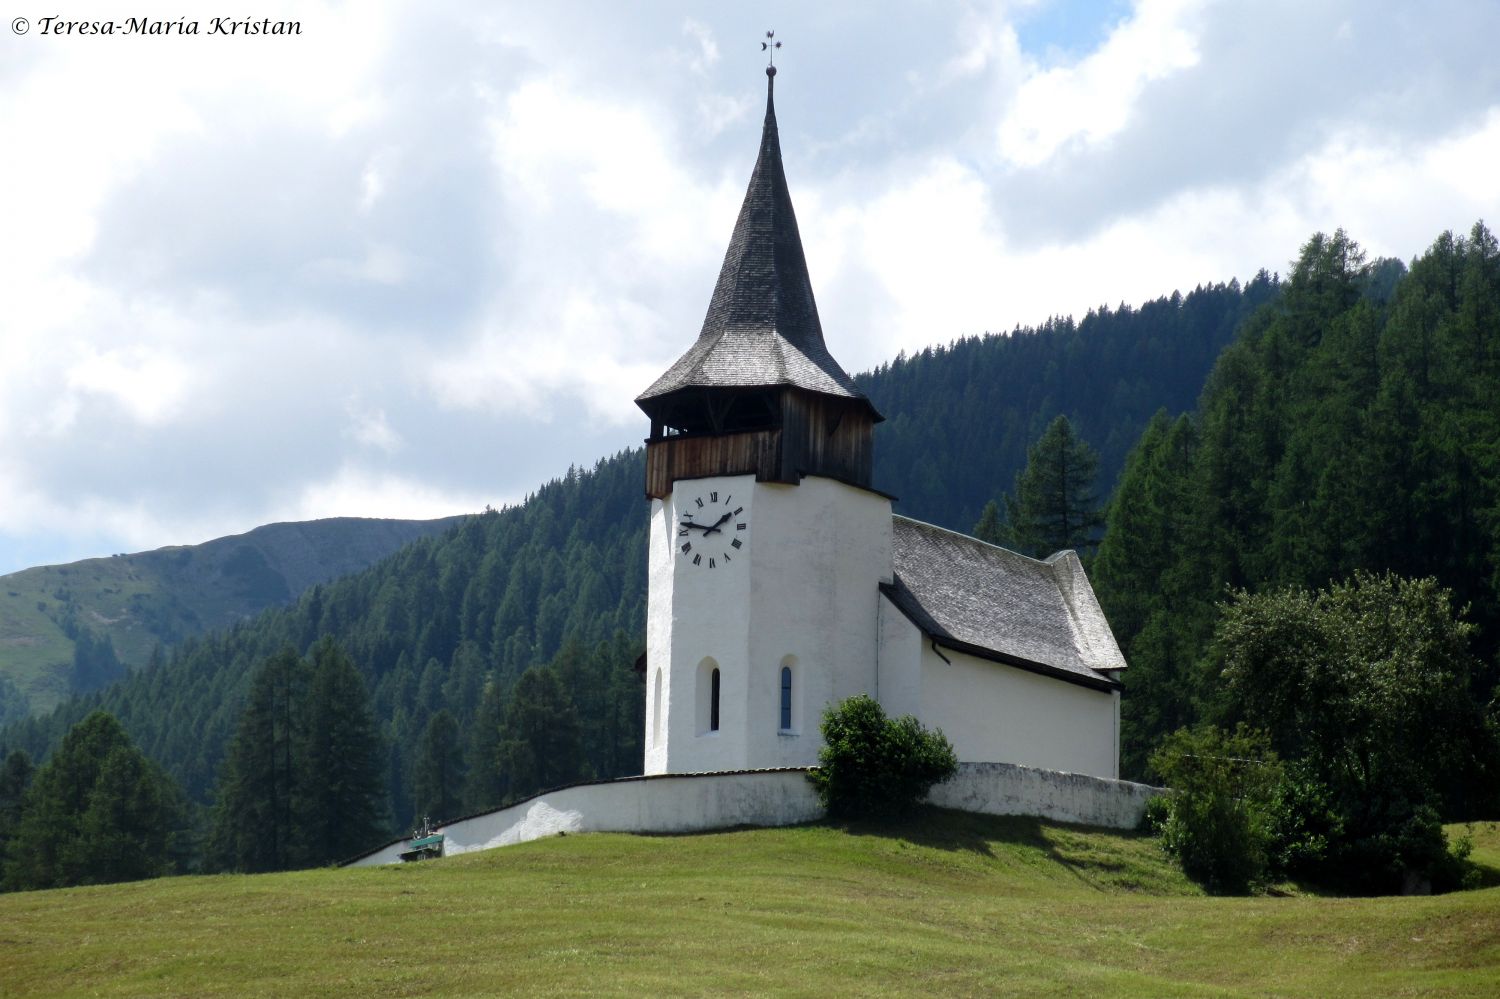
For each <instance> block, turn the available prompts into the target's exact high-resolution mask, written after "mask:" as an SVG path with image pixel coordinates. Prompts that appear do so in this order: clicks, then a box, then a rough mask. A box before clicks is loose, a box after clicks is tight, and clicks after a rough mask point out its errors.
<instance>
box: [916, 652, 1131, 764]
mask: <svg viewBox="0 0 1500 999" xmlns="http://www.w3.org/2000/svg"><path fill="white" fill-rule="evenodd" d="M913 630H916V629H915V628H913ZM942 654H943V656H946V657H947V658H948V660H949V661H948V662H944V661H943V659H942V658H940V657H939V656H938V654H937V653H936V652H934V651H933V650H932V647H931V644H930V643H924V644H923V645H922V649H921V656H922V659H921V663H922V667H921V672H922V680H921V685H922V710H921V711H920V712H918V713H917V717H918V718H920V719H921V721H922V723H923V724H924V725H927V726H928V727H936V728H940V729H942V730H943V734H944V735H946V736H947V737H948V740H949V741H950V742H952V743H953V749H954V751H955V752H956V753H957V754H958V758H959V759H960V760H964V761H969V762H986V763H991V762H993V763H1016V764H1020V765H1022V766H1028V767H1042V768H1045V769H1048V770H1059V771H1064V772H1068V773H1075V774H1088V775H1090V776H1093V777H1105V778H1111V779H1112V778H1114V777H1117V776H1118V775H1119V768H1118V756H1117V753H1118V739H1117V735H1116V727H1117V725H1118V715H1117V700H1118V699H1117V696H1116V694H1115V693H1114V692H1113V691H1101V690H1092V689H1090V688H1088V687H1082V686H1079V685H1078V684H1073V683H1067V682H1065V681H1063V680H1054V679H1052V678H1050V677H1046V676H1041V675H1039V674H1036V673H1031V672H1028V671H1026V670H1023V669H1018V668H1016V667H1014V666H1006V665H1004V664H1002V663H995V662H990V661H988V660H985V659H980V658H978V657H976V656H971V655H967V654H965V653H962V652H955V651H953V650H951V649H947V648H943V649H942Z"/></svg>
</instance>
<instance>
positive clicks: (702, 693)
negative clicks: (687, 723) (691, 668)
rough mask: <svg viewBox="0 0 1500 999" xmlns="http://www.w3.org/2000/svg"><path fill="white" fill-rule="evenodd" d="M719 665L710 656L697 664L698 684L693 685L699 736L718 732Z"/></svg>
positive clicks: (696, 726)
mask: <svg viewBox="0 0 1500 999" xmlns="http://www.w3.org/2000/svg"><path fill="white" fill-rule="evenodd" d="M721 681H722V676H721V674H720V672H719V664H718V663H717V662H716V661H715V660H714V659H713V657H712V656H710V657H708V658H706V659H704V660H703V661H702V662H700V663H698V682H697V683H696V684H695V685H694V690H693V700H694V702H696V703H695V705H694V707H695V709H696V710H695V711H694V719H695V722H696V725H695V728H696V730H697V732H698V734H699V735H709V734H711V733H714V732H718V731H719V694H720V688H721V686H722V682H721Z"/></svg>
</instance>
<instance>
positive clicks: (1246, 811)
mask: <svg viewBox="0 0 1500 999" xmlns="http://www.w3.org/2000/svg"><path fill="white" fill-rule="evenodd" d="M1151 768H1152V769H1153V770H1154V771H1156V773H1158V774H1160V775H1161V777H1162V779H1163V780H1165V781H1166V783H1167V785H1168V787H1170V788H1171V792H1170V794H1168V795H1167V798H1166V801H1167V804H1166V806H1165V807H1166V810H1167V818H1166V822H1165V824H1163V825H1162V826H1161V838H1162V846H1163V847H1164V848H1165V849H1166V851H1167V852H1168V853H1170V854H1172V855H1174V856H1175V857H1177V858H1178V860H1179V861H1180V862H1181V863H1182V869H1183V871H1184V872H1185V873H1186V874H1187V875H1188V877H1191V878H1193V879H1194V880H1195V881H1198V882H1199V883H1201V884H1202V885H1203V886H1204V887H1205V888H1207V889H1208V890H1209V891H1212V892H1216V893H1220V894H1243V893H1245V892H1247V891H1249V890H1250V888H1251V887H1252V886H1253V885H1255V884H1257V883H1259V882H1261V881H1263V880H1264V879H1265V877H1266V874H1267V872H1268V870H1269V868H1270V863H1269V862H1270V857H1271V847H1272V845H1273V842H1274V838H1273V822H1272V810H1271V801H1272V798H1273V795H1274V792H1275V790H1276V788H1277V786H1278V785H1279V784H1280V783H1281V776H1282V770H1281V764H1280V762H1279V761H1278V760H1277V759H1276V755H1275V754H1274V753H1272V752H1271V751H1270V749H1269V748H1267V745H1266V739H1265V737H1264V736H1263V735H1261V734H1260V733H1258V732H1253V731H1251V730H1249V729H1246V728H1244V727H1241V728H1239V729H1237V730H1236V731H1234V732H1233V733H1229V732H1222V731H1220V730H1219V729H1216V728H1213V727H1212V726H1204V727H1201V728H1197V729H1179V730H1178V731H1176V732H1174V733H1173V734H1172V735H1170V736H1168V737H1167V739H1166V740H1165V741H1164V742H1163V743H1162V745H1161V748H1159V749H1158V750H1157V751H1156V752H1155V753H1153V754H1152V756H1151Z"/></svg>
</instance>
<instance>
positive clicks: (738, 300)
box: [636, 67, 864, 403]
mask: <svg viewBox="0 0 1500 999" xmlns="http://www.w3.org/2000/svg"><path fill="white" fill-rule="evenodd" d="M766 74H767V82H766V122H765V127H764V129H763V131H762V132H761V139H760V156H759V157H758V158H757V159H756V161H755V170H754V172H753V173H752V174H751V175H750V187H749V188H748V189H747V190H746V191H745V202H744V204H743V205H742V206H741V207H740V217H739V220H738V221H736V222H735V224H734V235H733V236H732V237H731V238H730V240H729V250H728V252H726V253H725V254H724V265H723V267H721V268H720V269H719V282H718V284H717V285H715V287H714V295H713V299H712V300H711V301H710V302H709V304H708V315H707V317H706V318H705V319H704V320H703V330H702V332H700V333H699V334H698V340H697V342H695V343H694V344H693V346H692V348H691V349H690V350H689V351H688V352H687V353H686V354H684V355H682V357H680V358H679V359H678V360H677V362H676V363H675V364H673V365H672V366H671V367H670V368H668V369H667V372H666V374H664V375H662V376H661V377H660V378H658V379H657V380H656V381H655V382H654V383H653V384H652V385H651V387H650V388H648V389H647V390H646V391H645V392H643V393H641V394H640V395H639V396H637V397H636V402H637V403H645V402H647V401H649V400H652V399H656V398H659V397H661V396H665V395H669V394H671V393H673V392H677V391H680V390H682V389H688V388H704V387H708V388H715V387H724V388H748V387H759V386H773V385H792V386H796V387H798V388H803V389H807V390H808V391H811V392H820V393H823V394H825V395H834V396H844V397H847V398H851V399H863V398H864V395H863V394H862V393H861V392H860V391H859V390H858V389H856V388H855V387H854V380H853V379H851V378H850V377H849V375H848V374H847V373H845V371H844V369H843V368H841V367H839V363H838V362H837V361H835V360H834V359H833V356H832V355H831V354H829V353H828V348H827V347H826V346H825V345H824V343H823V326H822V324H821V323H820V322H819V321H818V306H817V303H816V302H814V301H813V291H812V281H811V279H809V277H808V274H807V259H806V258H805V257H804V256H803V253H802V237H801V235H800V234H799V233H798V232H797V216H796V214H795V213H794V212H793V211H792V198H791V195H790V194H789V193H788V191H787V185H786V174H785V172H784V171H783V170H782V167H781V142H780V139H779V137H778V135H777V131H776V105H775V101H774V88H775V83H776V70H775V67H771V68H768V69H767V70H766Z"/></svg>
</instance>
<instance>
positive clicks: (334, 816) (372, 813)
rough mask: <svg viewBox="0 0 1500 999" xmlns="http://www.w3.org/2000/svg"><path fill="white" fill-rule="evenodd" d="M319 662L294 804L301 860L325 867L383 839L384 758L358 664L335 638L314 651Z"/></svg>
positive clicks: (309, 699) (310, 694) (315, 667)
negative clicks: (324, 865) (356, 666)
mask: <svg viewBox="0 0 1500 999" xmlns="http://www.w3.org/2000/svg"><path fill="white" fill-rule="evenodd" d="M312 661H313V668H312V683H311V687H310V689H309V690H308V695H307V713H306V718H307V723H306V728H305V729H304V736H303V739H302V743H301V752H300V753H299V757H300V758H299V759H298V760H297V761H296V767H295V770H296V785H295V786H296V792H295V795H294V803H295V806H296V825H297V827H298V834H299V838H300V840H301V846H302V849H301V851H300V853H301V857H300V859H301V861H302V862H303V863H310V864H326V863H330V862H332V861H336V860H341V859H343V858H345V857H349V856H352V855H353V854H355V853H357V852H358V851H360V850H361V849H364V848H366V847H368V846H370V845H371V844H372V843H373V842H375V841H376V840H378V839H380V837H381V836H382V835H383V834H384V827H383V822H382V819H383V817H384V805H385V800H384V798H385V796H384V790H385V779H384V773H383V769H384V768H383V766H382V764H383V762H384V755H383V753H382V750H381V745H380V737H379V735H378V733H377V731H376V728H375V719H374V716H373V715H372V714H371V712H370V698H369V695H368V693H367V692H366V691H365V682H364V679H363V678H362V677H361V676H360V675H359V671H358V670H357V669H355V667H354V661H353V660H352V659H350V658H349V656H348V654H347V653H345V652H344V650H343V649H341V648H340V647H339V646H338V644H337V643H335V642H334V641H333V639H332V638H324V639H322V640H321V641H319V642H318V644H317V645H316V646H314V647H313V650H312Z"/></svg>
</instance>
